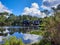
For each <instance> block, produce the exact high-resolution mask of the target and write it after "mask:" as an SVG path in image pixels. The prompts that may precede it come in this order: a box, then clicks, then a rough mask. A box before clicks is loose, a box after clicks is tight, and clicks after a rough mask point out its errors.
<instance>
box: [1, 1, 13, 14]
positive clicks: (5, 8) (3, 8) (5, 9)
mask: <svg viewBox="0 0 60 45" xmlns="http://www.w3.org/2000/svg"><path fill="white" fill-rule="evenodd" d="M1 12H8V13H12V12H11V11H10V10H8V8H7V7H5V6H4V5H3V4H2V3H1V2H0V13H1Z"/></svg>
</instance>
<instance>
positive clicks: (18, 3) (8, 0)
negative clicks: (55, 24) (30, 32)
mask: <svg viewBox="0 0 60 45" xmlns="http://www.w3.org/2000/svg"><path fill="white" fill-rule="evenodd" d="M0 1H1V2H2V4H3V5H4V6H6V7H8V9H9V10H12V12H13V13H14V14H15V15H19V14H21V13H22V12H23V11H24V8H25V7H30V6H31V4H32V3H38V5H39V6H41V4H42V0H0ZM40 9H41V8H40Z"/></svg>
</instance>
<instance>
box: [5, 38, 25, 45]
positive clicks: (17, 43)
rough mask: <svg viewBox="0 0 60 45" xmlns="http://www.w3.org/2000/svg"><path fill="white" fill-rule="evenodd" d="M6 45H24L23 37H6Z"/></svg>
mask: <svg viewBox="0 0 60 45" xmlns="http://www.w3.org/2000/svg"><path fill="white" fill-rule="evenodd" d="M4 41H5V43H4V45H24V43H23V42H22V40H21V39H17V38H16V37H10V39H5V40H4Z"/></svg>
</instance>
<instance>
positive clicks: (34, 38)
mask: <svg viewBox="0 0 60 45" xmlns="http://www.w3.org/2000/svg"><path fill="white" fill-rule="evenodd" d="M0 28H4V29H5V31H3V33H8V35H7V36H5V37H4V36H0V44H1V43H3V40H2V39H3V38H8V37H9V36H15V37H16V38H17V39H20V38H21V39H22V41H23V42H24V43H25V44H29V43H35V42H38V41H40V40H41V39H42V36H39V35H34V34H27V33H22V32H20V33H19V32H14V33H13V34H12V35H10V34H9V32H10V30H8V28H14V29H16V30H18V28H22V27H20V26H10V27H7V26H4V27H0ZM14 29H13V30H12V31H14ZM19 30H20V29H19ZM25 31H26V30H25ZM0 33H1V32H0Z"/></svg>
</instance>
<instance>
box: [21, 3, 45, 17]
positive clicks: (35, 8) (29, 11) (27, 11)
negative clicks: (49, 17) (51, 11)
mask: <svg viewBox="0 0 60 45" xmlns="http://www.w3.org/2000/svg"><path fill="white" fill-rule="evenodd" d="M22 15H31V16H36V17H41V18H44V17H45V16H46V15H45V13H42V12H41V11H40V10H39V5H38V4H37V3H32V6H31V8H29V7H25V8H24V12H23V13H22Z"/></svg>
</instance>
